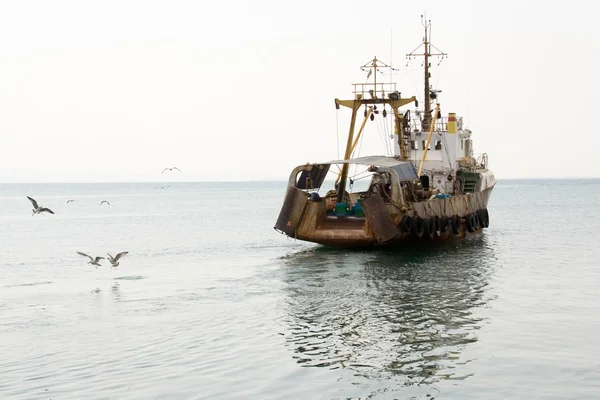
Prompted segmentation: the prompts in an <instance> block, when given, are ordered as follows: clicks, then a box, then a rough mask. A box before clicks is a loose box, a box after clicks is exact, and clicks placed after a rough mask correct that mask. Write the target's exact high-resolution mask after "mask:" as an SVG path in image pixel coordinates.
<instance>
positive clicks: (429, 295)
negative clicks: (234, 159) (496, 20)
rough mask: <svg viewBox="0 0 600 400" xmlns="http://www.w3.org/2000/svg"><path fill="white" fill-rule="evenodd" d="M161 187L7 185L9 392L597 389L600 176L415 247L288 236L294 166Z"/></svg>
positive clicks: (501, 187)
mask: <svg viewBox="0 0 600 400" xmlns="http://www.w3.org/2000/svg"><path fill="white" fill-rule="evenodd" d="M161 186H165V184H164V183H163V184H158V183H135V184H0V398H1V399H44V400H47V399H55V400H59V399H60V400H63V399H257V400H258V399H260V400H267V399H432V398H435V399H488V398H494V399H591V398H599V397H600V343H599V342H600V300H599V298H600V297H599V293H600V289H599V286H598V285H599V283H600V261H599V255H600V251H599V250H598V241H599V239H600V234H599V233H598V231H597V229H595V228H597V227H598V222H597V221H598V218H600V181H598V180H536V181H524V180H522V181H502V180H501V181H499V182H498V184H497V186H496V188H495V190H494V192H493V195H492V198H491V201H490V204H489V211H490V228H488V229H487V230H486V232H485V234H484V235H483V236H482V237H481V238H479V239H477V240H473V241H471V242H466V243H462V244H453V245H444V246H438V247H436V248H434V249H432V250H431V251H424V250H423V249H420V250H419V249H413V250H407V251H405V252H383V251H361V252H352V251H339V250H331V249H327V248H324V247H321V246H316V245H312V244H307V243H303V242H299V241H294V240H292V239H287V238H286V237H285V236H282V235H281V234H279V233H277V232H276V231H275V230H274V229H273V225H274V223H275V221H276V219H277V216H278V213H279V208H280V206H281V203H282V200H283V195H284V191H285V183H284V182H280V183H171V184H170V186H169V187H164V188H161ZM27 195H29V196H32V197H34V198H35V199H37V200H38V202H39V203H40V205H42V206H46V207H49V208H51V209H53V210H54V211H55V213H56V214H55V215H48V214H41V215H35V216H33V217H32V215H31V204H30V203H29V201H28V200H27V198H26V197H25V196H27ZM68 199H73V200H75V201H74V202H72V203H70V204H67V203H66V202H67V200H68ZM102 200H107V201H109V202H110V205H107V204H103V205H100V202H101V201H102ZM76 251H82V252H84V253H88V254H90V255H92V256H96V255H100V256H105V255H106V253H111V254H113V255H115V253H118V252H121V251H129V254H128V255H127V256H125V257H124V258H123V259H122V260H121V265H119V267H117V268H116V269H114V270H111V269H110V268H109V266H108V262H107V261H106V260H103V265H102V266H101V267H99V268H98V269H96V268H94V267H93V266H92V265H89V264H87V261H88V260H87V259H86V258H85V257H82V256H80V255H78V254H77V253H76Z"/></svg>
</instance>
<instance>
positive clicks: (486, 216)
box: [481, 208, 490, 228]
mask: <svg viewBox="0 0 600 400" xmlns="http://www.w3.org/2000/svg"><path fill="white" fill-rule="evenodd" d="M481 216H482V222H483V227H484V228H487V227H488V226H490V214H489V213H488V210H487V208H483V209H481Z"/></svg>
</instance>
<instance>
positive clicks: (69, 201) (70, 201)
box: [67, 200, 75, 204]
mask: <svg viewBox="0 0 600 400" xmlns="http://www.w3.org/2000/svg"><path fill="white" fill-rule="evenodd" d="M74 201H75V200H67V204H69V203H72V202H74Z"/></svg>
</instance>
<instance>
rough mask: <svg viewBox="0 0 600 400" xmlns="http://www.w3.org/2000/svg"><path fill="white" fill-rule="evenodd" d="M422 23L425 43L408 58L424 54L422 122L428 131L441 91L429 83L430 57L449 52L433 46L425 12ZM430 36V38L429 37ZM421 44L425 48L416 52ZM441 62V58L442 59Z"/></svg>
mask: <svg viewBox="0 0 600 400" xmlns="http://www.w3.org/2000/svg"><path fill="white" fill-rule="evenodd" d="M421 25H423V28H424V29H425V36H424V37H423V43H421V44H420V45H419V46H417V48H416V49H414V50H413V51H412V52H410V53H408V54H407V55H406V57H407V60H410V59H411V58H413V57H415V56H423V57H424V62H423V65H424V67H425V68H424V69H425V85H424V86H425V88H424V92H425V98H424V99H423V103H424V104H425V112H424V114H425V115H424V118H423V122H422V129H423V131H426V130H428V129H429V124H430V123H431V100H434V99H435V98H437V92H439V91H432V90H431V86H430V85H429V78H431V73H430V72H429V68H430V65H429V57H431V56H441V57H442V59H443V58H444V57H447V56H448V54H446V53H444V52H442V51H441V50H440V49H438V48H437V47H435V46H433V45H432V44H431V42H430V40H429V39H430V38H431V20H428V19H427V14H426V13H425V17H424V16H423V14H421ZM428 38H429V39H428ZM421 46H424V48H423V53H415V52H416V51H417V50H419V48H420V47H421ZM431 47H433V48H434V49H435V50H437V51H438V53H431ZM440 62H441V60H440ZM438 65H439V63H438Z"/></svg>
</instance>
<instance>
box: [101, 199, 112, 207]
mask: <svg viewBox="0 0 600 400" xmlns="http://www.w3.org/2000/svg"><path fill="white" fill-rule="evenodd" d="M102 203H106V204H108V205H109V206H110V203H109V202H108V201H106V200H102V201H101V202H100V205H102Z"/></svg>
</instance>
